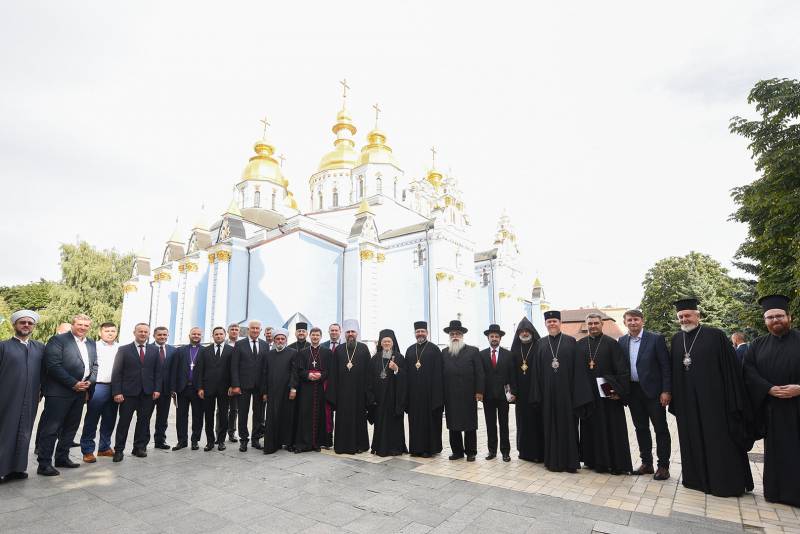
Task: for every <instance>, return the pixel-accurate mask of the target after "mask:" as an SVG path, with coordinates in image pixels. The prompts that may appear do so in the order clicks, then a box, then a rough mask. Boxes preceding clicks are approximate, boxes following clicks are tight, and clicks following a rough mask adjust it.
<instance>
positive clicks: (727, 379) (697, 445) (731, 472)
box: [669, 298, 753, 497]
mask: <svg viewBox="0 0 800 534" xmlns="http://www.w3.org/2000/svg"><path fill="white" fill-rule="evenodd" d="M674 304H675V309H676V310H677V315H678V322H679V323H680V326H681V331H680V332H678V333H677V334H675V335H674V336H672V346H671V350H670V357H671V359H672V402H671V403H670V405H669V411H670V412H671V413H672V414H673V415H674V416H675V418H676V419H677V420H678V438H679V440H680V446H681V469H682V473H683V475H682V481H683V485H684V486H685V487H687V488H690V489H696V490H699V491H702V492H705V493H711V494H712V495H716V496H717V497H734V496H738V495H742V494H743V493H744V492H746V491H751V490H752V489H753V475H752V474H751V472H750V463H749V462H748V459H747V451H748V450H750V448H751V447H752V445H753V443H752V438H750V437H749V436H748V434H747V430H746V424H747V422H748V421H747V419H748V418H749V412H750V410H749V405H748V399H747V398H746V395H745V391H744V385H743V383H742V368H741V366H740V365H739V362H738V360H737V359H736V353H735V352H734V349H733V345H731V343H730V341H728V336H726V335H725V333H724V332H722V330H719V329H717V328H712V327H710V326H705V325H701V324H700V313H699V312H698V309H697V304H698V303H697V299H695V298H688V299H682V300H678V301H676V302H675V303H674Z"/></svg>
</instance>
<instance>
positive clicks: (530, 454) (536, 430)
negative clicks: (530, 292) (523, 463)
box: [511, 317, 544, 463]
mask: <svg viewBox="0 0 800 534" xmlns="http://www.w3.org/2000/svg"><path fill="white" fill-rule="evenodd" d="M538 340H539V333H538V332H537V331H536V328H535V327H534V326H533V323H531V322H530V321H529V320H528V318H527V317H523V318H522V320H521V321H520V322H519V324H518V325H517V332H516V333H515V334H514V341H512V342H511V357H512V358H514V372H515V373H516V383H517V398H516V401H515V402H516V404H515V408H514V415H515V417H516V420H517V452H518V453H519V458H520V460H528V461H529V462H537V463H540V462H541V461H542V457H543V455H544V433H543V429H542V410H541V406H539V405H534V404H533V403H531V379H532V377H533V374H534V366H533V361H534V359H535V358H536V353H535V352H534V347H535V346H536V341H538Z"/></svg>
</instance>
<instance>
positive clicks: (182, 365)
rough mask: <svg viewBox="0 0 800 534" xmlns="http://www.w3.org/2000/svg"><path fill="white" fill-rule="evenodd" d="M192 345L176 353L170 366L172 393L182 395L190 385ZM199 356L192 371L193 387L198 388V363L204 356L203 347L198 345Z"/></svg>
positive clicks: (185, 346) (181, 348) (180, 348)
mask: <svg viewBox="0 0 800 534" xmlns="http://www.w3.org/2000/svg"><path fill="white" fill-rule="evenodd" d="M191 347H192V346H191V345H183V346H181V347H179V348H178V350H176V351H175V356H173V358H172V363H171V365H170V371H169V375H170V391H174V392H176V393H181V392H182V391H183V390H184V389H186V387H187V386H188V385H189V368H190V366H191V365H190V364H191V360H192V359H191V354H190V353H189V350H190V349H191ZM198 347H199V349H198V351H197V356H196V357H195V360H194V366H195V367H194V370H193V371H192V385H193V386H194V387H195V389H198V388H197V362H199V361H200V355H201V354H203V349H205V347H203V346H202V345H198Z"/></svg>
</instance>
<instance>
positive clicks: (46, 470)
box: [36, 465, 61, 477]
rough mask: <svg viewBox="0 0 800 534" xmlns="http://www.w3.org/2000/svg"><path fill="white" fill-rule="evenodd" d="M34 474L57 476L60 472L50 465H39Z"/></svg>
mask: <svg viewBox="0 0 800 534" xmlns="http://www.w3.org/2000/svg"><path fill="white" fill-rule="evenodd" d="M36 474H37V475H42V476H46V477H57V476H58V475H60V474H61V473H59V472H58V469H56V468H55V467H53V466H52V465H40V466H39V468H38V469H37V470H36Z"/></svg>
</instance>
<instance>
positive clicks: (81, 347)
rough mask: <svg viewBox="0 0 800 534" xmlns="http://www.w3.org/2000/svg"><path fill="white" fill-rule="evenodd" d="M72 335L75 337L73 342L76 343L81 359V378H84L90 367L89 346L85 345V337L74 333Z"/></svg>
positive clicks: (87, 374)
mask: <svg viewBox="0 0 800 534" xmlns="http://www.w3.org/2000/svg"><path fill="white" fill-rule="evenodd" d="M72 337H73V338H75V343H76V344H77V345H78V352H80V353H81V360H83V379H86V378H87V377H88V376H89V374H90V371H89V369H90V368H91V367H90V366H89V348H88V347H87V346H86V338H83V339H80V338H78V336H76V335H75V334H72Z"/></svg>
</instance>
